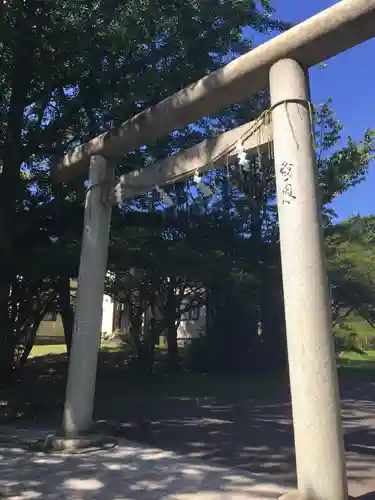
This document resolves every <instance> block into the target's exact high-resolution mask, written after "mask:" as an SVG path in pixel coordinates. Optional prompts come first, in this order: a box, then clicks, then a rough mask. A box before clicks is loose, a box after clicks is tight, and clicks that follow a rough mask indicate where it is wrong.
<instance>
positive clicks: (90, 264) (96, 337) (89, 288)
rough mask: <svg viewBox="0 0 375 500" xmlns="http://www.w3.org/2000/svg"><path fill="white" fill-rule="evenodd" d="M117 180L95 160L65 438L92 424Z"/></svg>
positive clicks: (101, 161)
mask: <svg viewBox="0 0 375 500" xmlns="http://www.w3.org/2000/svg"><path fill="white" fill-rule="evenodd" d="M113 179H114V169H113V167H112V166H111V165H110V164H109V162H107V161H106V160H105V159H104V158H102V157H101V156H92V157H91V159H90V170H89V183H88V187H87V194H86V201H85V218H84V227H83V236H82V250H81V261H80V266H79V277H78V290H77V304H76V311H75V321H74V331H73V343H72V348H71V354H70V360H69V371H68V383H67V389H66V399H65V408H64V418H63V430H64V437H66V438H80V437H81V436H83V435H84V434H85V433H87V431H89V429H90V427H91V424H92V412H93V406H94V396H95V380H96V370H97V364H98V352H99V347H100V335H101V325H102V306H103V293H104V280H105V274H106V269H107V255H108V242H109V227H110V220H111V193H112V191H113ZM72 446H74V442H72Z"/></svg>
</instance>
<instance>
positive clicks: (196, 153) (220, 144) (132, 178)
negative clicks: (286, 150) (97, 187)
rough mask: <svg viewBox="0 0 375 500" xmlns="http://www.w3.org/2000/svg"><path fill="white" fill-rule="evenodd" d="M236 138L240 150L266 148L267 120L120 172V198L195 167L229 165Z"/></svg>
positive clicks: (269, 137) (269, 132) (269, 134)
mask: <svg viewBox="0 0 375 500" xmlns="http://www.w3.org/2000/svg"><path fill="white" fill-rule="evenodd" d="M238 141H241V142H242V147H243V149H244V150H245V151H247V152H248V153H249V154H254V153H256V152H257V151H259V152H263V151H265V150H267V147H268V146H269V144H270V143H271V141H272V125H271V123H270V122H268V123H265V124H263V123H258V122H256V121H255V122H250V123H246V124H245V125H241V126H240V127H237V128H235V129H233V130H229V131H228V132H224V133H223V134H221V135H219V136H218V137H215V138H214V139H206V140H205V141H202V142H200V143H199V144H197V145H196V146H193V147H191V148H189V149H186V150H185V151H181V152H180V153H177V154H175V155H172V156H168V158H165V159H164V160H160V161H158V162H156V163H154V164H153V165H151V166H150V167H147V168H142V169H140V170H135V171H134V172H130V173H129V174H126V175H124V179H123V184H124V185H123V196H122V198H123V199H127V198H133V197H135V196H138V195H140V194H143V193H147V192H148V191H150V190H151V189H152V188H153V186H164V185H165V184H168V183H171V182H173V181H174V180H175V179H176V178H177V179H178V178H183V177H185V176H187V175H189V174H191V173H193V172H195V171H197V170H199V171H204V170H207V169H209V168H220V167H225V166H226V165H227V164H228V165H230V164H232V163H233V162H234V161H235V160H236V158H237V154H238V149H237V143H238Z"/></svg>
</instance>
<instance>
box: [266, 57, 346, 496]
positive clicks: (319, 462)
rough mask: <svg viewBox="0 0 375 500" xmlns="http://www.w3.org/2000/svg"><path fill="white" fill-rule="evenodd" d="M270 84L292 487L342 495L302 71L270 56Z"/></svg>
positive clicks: (313, 161) (312, 153)
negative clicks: (293, 470)
mask: <svg viewBox="0 0 375 500" xmlns="http://www.w3.org/2000/svg"><path fill="white" fill-rule="evenodd" d="M270 91H271V105H272V106H273V111H272V122H273V139H274V153H275V169H276V184H277V198H278V212H279V225H280V243H281V260H282V273H283V288H284V301H285V317H286V328H287V344H288V358H289V374H290V386H291V394H292V408H293V426H294V440H295V450H296V461H297V479H298V490H299V493H301V495H303V497H304V498H307V499H309V500H310V499H312V500H346V499H347V498H348V491H347V478H346V467H345V456H344V445H343V432H342V425H341V415H340V398H339V390H338V380H337V371H336V363H335V357H334V349H333V335H332V320H331V302H330V298H329V289H328V280H327V272H326V263H325V253H324V247H323V234H322V229H321V221H320V207H319V202H318V199H317V189H316V155H315V148H314V144H313V141H314V139H313V130H312V120H311V119H312V110H311V105H310V92H309V81H308V75H307V72H306V71H305V70H304V69H303V68H302V67H301V66H300V65H299V64H298V63H297V62H296V61H295V60H292V59H282V60H280V61H278V62H277V63H275V64H274V65H273V66H272V68H271V71H270Z"/></svg>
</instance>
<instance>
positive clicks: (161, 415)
mask: <svg viewBox="0 0 375 500" xmlns="http://www.w3.org/2000/svg"><path fill="white" fill-rule="evenodd" d="M62 359H63V358H62ZM40 362H41V361H40V360H38V361H36V362H35V363H34V364H33V365H31V371H30V372H29V374H31V375H32V374H33V373H34V376H35V377H38V379H37V380H38V385H37V387H38V391H36V389H35V388H34V389H33V383H34V382H33V380H34V379H33V378H32V377H31V378H30V377H29V378H26V379H25V381H24V382H23V385H22V384H21V385H20V386H19V388H18V389H17V390H18V391H21V392H22V393H25V392H26V393H27V394H30V395H31V394H36V393H38V394H39V395H40V397H35V396H34V400H32V397H31V396H30V397H29V398H28V399H27V401H28V405H29V406H28V410H27V411H28V415H29V417H30V416H32V417H33V421H34V423H33V424H32V425H34V426H35V425H36V423H38V422H44V421H45V419H46V418H48V420H49V422H54V425H56V426H57V425H58V424H59V420H60V416H61V411H62V402H63V398H64V386H65V375H66V364H65V365H64V363H63V362H62V364H61V363H60V365H61V366H59V367H58V366H57V365H56V363H53V362H52V361H51V362H50V363H45V364H44V368H43V370H42V371H41V370H40V366H39V364H38V363H40ZM125 368H126V367H125V365H124V361H123V360H122V359H121V356H117V355H116V356H115V355H114V354H110V356H102V363H101V365H100V367H99V376H98V384H97V395H96V401H97V403H96V411H95V414H96V418H97V419H106V420H112V421H117V422H118V421H120V422H122V424H123V435H124V436H125V437H126V438H127V439H130V440H132V441H133V442H139V443H143V445H144V446H146V447H152V448H153V449H155V448H160V449H163V450H165V452H166V453H167V455H165V457H164V458H165V460H166V462H165V461H164V465H163V460H164V459H163V460H161V461H159V462H158V464H159V465H157V466H156V465H155V467H156V471H157V472H155V474H156V475H158V474H159V475H160V476H162V472H160V470H159V468H158V467H159V466H160V467H162V471H164V473H165V471H166V469H168V468H170V467H171V471H172V470H174V469H173V467H174V466H172V464H171V460H172V462H173V461H174V462H173V463H175V462H180V461H181V460H180V459H175V458H173V459H172V458H171V457H172V456H173V457H174V455H173V454H171V455H168V453H169V452H177V453H179V454H182V455H183V456H184V457H186V456H187V457H189V460H195V459H198V458H199V459H203V461H200V463H205V464H207V467H208V464H209V466H210V467H211V466H216V467H230V468H231V470H237V472H236V474H239V475H245V476H246V475H250V476H251V478H254V477H255V476H254V474H255V475H256V477H257V481H258V482H260V481H262V483H267V482H272V483H274V482H276V483H277V484H280V485H283V486H285V487H288V488H289V487H294V485H295V458H294V452H293V430H292V419H291V407H290V400H289V392H288V386H287V383H284V381H283V380H282V379H280V378H276V379H275V378H272V377H271V378H270V379H268V380H264V381H261V382H259V381H257V382H256V384H255V383H254V380H249V379H244V378H242V379H238V378H237V379H236V378H233V379H228V378H225V379H224V378H223V379H221V380H215V383H214V384H212V383H211V382H212V381H211V382H210V380H209V379H207V378H204V377H199V376H198V377H192V376H188V377H187V378H184V377H182V378H178V377H175V378H174V379H173V381H172V382H171V380H169V379H164V378H156V379H147V380H144V381H142V380H141V381H140V380H139V379H138V378H137V377H135V378H132V376H130V375H129V373H127V372H126V369H125ZM33 369H35V371H34V372H33ZM113 370H115V371H113ZM25 384H26V385H25ZM340 386H341V397H342V408H343V418H344V426H345V434H346V435H345V445H346V451H347V460H348V478H349V483H350V493H351V494H352V495H353V496H360V495H363V494H365V493H368V492H370V491H372V490H374V489H375V373H374V372H371V371H368V372H366V371H361V372H360V373H358V372H356V371H353V370H347V371H346V370H344V371H343V372H342V373H341V376H340ZM16 392H17V391H16V390H14V391H13V392H12V394H13V396H12V397H15V398H16ZM16 399H17V398H16ZM46 402H48V406H46ZM23 411H26V410H25V408H24V410H23ZM26 413H27V412H26ZM137 422H138V423H140V422H147V423H148V424H147V425H143V424H142V425H140V424H137ZM0 432H1V429H0ZM130 449H133V450H135V449H136V448H135V447H134V448H131V447H127V450H128V451H127V452H126V453H128V452H129V450H130ZM12 453H13V452H12ZM106 453H107V454H108V453H109V454H110V455H106V456H109V457H112V458H110V460H112V459H113V457H114V456H115V455H113V456H112V455H111V454H112V453H119V451H118V450H117V451H113V452H106ZM129 453H130V452H129ZM132 453H133V455H131V456H132V458H131V459H129V460H128V459H125V458H124V459H123V462H124V463H125V466H124V467H125V468H124V470H127V465H126V464H127V463H133V462H134V461H135V462H137V460H138V459H137V458H136V456H137V453H138V452H136V451H133V452H132ZM142 453H143V452H142ZM306 453H308V450H307V451H306ZM8 454H9V453H8ZM93 456H94V455H92V456H90V457H89V456H87V457H80V458H78V457H69V458H66V457H65V458H64V459H63V462H64V463H65V464H68V465H69V464H70V465H69V467H68V470H69V471H70V472H69V473H68V475H69V474H70V475H71V476H72V477H73V478H74V477H76V476H74V474H73V473H72V471H73V470H74V467H75V465H74V464H78V462H76V461H77V460H80V462H79V463H82V464H85V463H86V464H90V463H94V464H96V465H95V467H97V468H98V470H102V471H104V472H103V474H105V473H107V472H106V471H107V469H106V467H107V466H106V465H105V464H106V463H107V462H106V461H107V458H105V457H103V456H102V455H98V456H100V457H101V458H100V459H99V458H98V459H95V460H94V459H93V458H92V457H93ZM124 456H125V455H124ZM17 457H18V458H19V459H20V460H21V459H22V460H23V458H22V454H21V455H20V456H18V455H17V454H15V455H14V458H13V459H12V458H11V457H8V458H7V460H13V461H14V464H15V465H14V466H15V467H18V466H17V465H16V459H17ZM166 457H169V458H168V460H167V458H166ZM25 460H26V459H25ZM93 460H94V462H92V461H93ZM101 460H102V461H103V466H101V465H100V463H101V462H100V461H101ZM183 460H185V459H183ZM33 461H34V464H35V460H34V459H33ZM168 461H169V462H168ZM2 463H3V464H5V462H2ZM43 463H44V462H43ZM137 463H138V465H133V467H135V469H138V468H139V467H141V466H140V465H139V463H141V464H143V459H142V460H141V461H140V462H139V461H138V462H137ZM181 463H182V462H181ZM24 464H25V466H27V460H26V462H24ZM200 466H201V467H203V468H204V466H203V465H200ZM20 467H21V466H20ZM46 467H47V466H46ZM48 467H50V469H49V470H50V471H51V474H55V472H54V467H53V463H49V465H48ZM61 467H62V468H64V467H65V466H63V465H61ZM77 467H78V465H77ZM90 467H91V466H90V465H87V471H90V472H87V474H88V475H89V474H91V475H92V468H91V469H90ZM93 467H94V466H93ZM118 467H120V466H118ZM26 468H27V467H26ZM84 468H85V466H84V465H82V466H79V470H80V471H83V469H84ZM151 469H152V467H151ZM56 470H57V469H56ZM118 470H119V471H120V470H122V469H121V467H120V469H118ZM202 470H203V469H202ZM205 470H207V471H208V470H211V469H210V468H208V469H205ZM133 472H134V474H135V477H137V478H138V476H137V474H138V473H137V472H136V470H134V471H133ZM59 473H60V472H59ZM35 474H36V476H37V471H36V473H35ZM56 474H57V472H56ZM61 474H63V472H61ZM72 474H73V475H72ZM82 474H83V472H82ZM108 474H109V473H108ZM111 474H112V475H113V474H114V475H116V474H118V475H119V476H121V474H122V475H124V477H127V476H126V474H125V473H123V472H113V471H112V472H111ZM111 474H109V475H110V476H111ZM179 474H180V475H179ZM181 474H182V473H177V472H176V473H174V472H173V474H172V473H171V477H172V479H173V478H175V479H173V480H174V481H175V482H176V483H178V481H180V482H181V481H182V476H181ZM193 474H194V473H193ZM221 474H222V475H223V474H224V473H223V472H222V473H221ZM151 475H152V474H151ZM1 476H3V472H1ZM99 476H100V474H99V473H98V478H97V480H98V481H100V478H99ZM69 477H70V476H69ZM83 477H85V476H84V475H83ZM90 477H91V476H90ZM111 477H112V476H111ZM172 479H171V481H172ZM113 480H114V479H113ZM201 480H202V481H203V483H202V484H205V483H204V481H205V479H204V478H203V476H202V479H201ZM247 480H248V479H247ZM247 480H246V481H247ZM251 480H253V479H251ZM111 481H112V479H110V481H109V482H111ZM132 481H133V480H132ZM134 481H136V482H137V481H141V479H139V478H138V479H134ZM160 481H161V482H163V481H168V480H167V479H165V478H164V479H163V480H162V479H160ZM184 481H185V479H184ZM186 481H187V482H188V483H189V482H190V481H192V485H194V484H196V486H191V485H190V486H189V485H188V486H187V488H188V489H189V488H190V489H191V488H192V489H193V490H194V488H198V486H197V485H198V484H201V483H194V481H195V479H194V480H192V479H191V477H190V476H188V477H187V478H186ZM151 482H152V480H151ZM156 482H157V481H156ZM219 483H220V481H219ZM77 484H78V483H77ZM82 484H83V483H82ZM163 484H164V483H163ZM168 484H169V483H168ZM189 484H190V483H189ZM228 484H229V486H228ZM228 484H221V485H220V486H218V488H219V491H221V488H224V490H223V491H226V490H225V488H227V487H232V486H230V483H228ZM199 487H200V486H199ZM82 488H84V487H83V486H82ZM100 488H101V487H100ZM100 488H99V490H100ZM124 488H125V487H124ZM126 488H127V489H125V493H118V495H117V496H108V495H107V496H105V497H104V496H103V498H109V499H110V498H113V499H120V498H137V497H136V496H134V495H133V493H132V492H131V491H129V488H130V486H126ZM155 488H156V487H155ZM161 488H166V490H165V491H166V493H165V495H172V493H171V492H172V490H173V488H172V487H171V489H170V490H168V488H169V486H168V488H167V486H161ZM99 490H98V491H99ZM82 491H83V490H82ZM90 491H91V492H92V490H90ZM103 491H104V487H103ZM119 491H120V490H119ZM196 491H198V489H197V490H196ZM199 491H200V490H199ZM202 491H207V490H205V487H203V489H202ZM64 494H65V493H64ZM98 494H99V493H98ZM152 494H153V493H152ZM82 495H83V496H82ZM82 495H81V496H78V497H76V496H74V495H73V496H70V497H69V496H66V497H64V496H61V497H60V498H102V497H100V496H98V497H93V496H92V494H87V496H84V495H85V493H82ZM90 495H91V496H90ZM150 495H151V493H150ZM183 495H184V494H183V493H181V494H176V495H175V496H173V495H172V496H163V495H159V496H158V495H157V494H156V493H155V498H171V499H172V498H173V499H176V500H177V499H181V500H184V499H185V498H188V497H187V496H186V497H185V496H183ZM267 496H268V498H271V496H270V495H269V494H267ZM276 496H277V495H276ZM35 498H37V497H35ZM43 498H44V496H43ZM147 498H154V497H153V496H150V497H147ZM202 498H205V499H206V498H207V499H208V498H210V497H209V496H207V497H202ZM222 498H224V497H222ZM228 498H230V496H229V497H228ZM238 498H240V497H238ZM252 498H257V497H256V496H254V497H252Z"/></svg>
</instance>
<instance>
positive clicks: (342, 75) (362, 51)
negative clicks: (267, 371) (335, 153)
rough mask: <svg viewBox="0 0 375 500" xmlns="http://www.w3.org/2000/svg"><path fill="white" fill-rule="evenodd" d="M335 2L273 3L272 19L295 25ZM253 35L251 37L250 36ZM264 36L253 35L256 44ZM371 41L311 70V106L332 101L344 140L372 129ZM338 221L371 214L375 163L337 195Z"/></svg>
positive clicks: (374, 43) (374, 73)
mask: <svg viewBox="0 0 375 500" xmlns="http://www.w3.org/2000/svg"><path fill="white" fill-rule="evenodd" d="M335 3H337V2H336V1H335V0H273V1H272V5H273V6H274V8H275V9H276V14H275V17H276V18H278V19H281V20H284V21H291V22H299V21H303V20H304V19H307V18H308V17H311V16H313V15H314V14H317V13H318V12H320V11H322V10H324V9H327V8H328V7H331V6H332V5H334V4H335ZM252 35H253V34H252ZM264 39H265V38H264V37H263V36H262V37H258V36H256V38H255V42H256V43H257V44H259V43H261V42H262V41H264ZM374 54H375V39H373V40H370V41H368V42H366V43H364V44H362V45H359V46H357V47H354V48H353V49H350V50H349V51H346V52H344V53H342V54H340V55H338V56H336V57H334V58H332V59H329V60H328V61H327V65H328V67H327V68H326V69H324V70H321V69H319V68H312V69H311V70H310V82H311V92H312V100H313V103H314V104H318V103H323V102H326V101H327V99H328V98H329V97H331V98H332V99H333V102H332V107H333V108H334V110H335V111H336V114H337V118H338V119H339V120H340V121H341V122H342V123H343V125H344V126H345V128H344V140H345V138H346V136H348V135H350V136H351V137H352V138H353V139H354V140H359V139H361V137H363V133H364V131H365V129H366V128H375V95H374V94H375V87H374V82H375V64H374V63H373V61H374ZM333 207H334V209H335V210H336V212H337V213H338V216H339V218H340V219H343V218H346V217H349V216H350V215H353V214H354V213H359V214H360V215H368V214H371V213H375V162H372V165H371V166H370V168H369V175H368V178H367V179H366V181H364V182H363V183H362V184H359V185H358V186H356V187H354V188H352V189H351V190H349V191H347V192H346V193H345V194H343V195H342V196H340V197H339V198H338V199H337V200H336V201H335V203H334V205H333Z"/></svg>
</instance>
